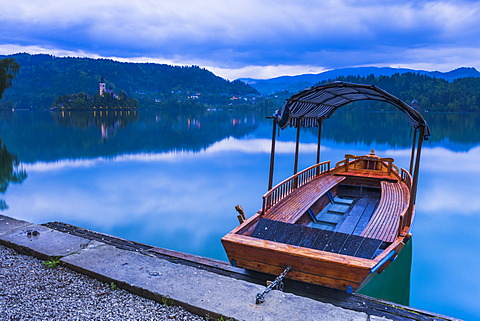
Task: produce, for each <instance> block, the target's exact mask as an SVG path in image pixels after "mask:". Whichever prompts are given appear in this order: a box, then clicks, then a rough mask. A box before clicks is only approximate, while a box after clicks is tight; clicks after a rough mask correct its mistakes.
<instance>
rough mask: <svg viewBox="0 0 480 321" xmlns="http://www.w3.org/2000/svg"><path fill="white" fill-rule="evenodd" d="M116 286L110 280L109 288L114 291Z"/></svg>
mask: <svg viewBox="0 0 480 321" xmlns="http://www.w3.org/2000/svg"><path fill="white" fill-rule="evenodd" d="M116 288H117V285H116V284H115V283H114V282H110V290H112V291H114V290H115V289H116Z"/></svg>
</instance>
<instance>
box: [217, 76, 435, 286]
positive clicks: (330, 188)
mask: <svg viewBox="0 0 480 321" xmlns="http://www.w3.org/2000/svg"><path fill="white" fill-rule="evenodd" d="M366 99H368V100H379V101H385V102H388V103H390V104H392V105H393V106H395V107H397V108H398V109H400V110H401V111H402V112H404V113H405V114H406V115H407V116H408V118H409V120H410V123H411V124H412V127H413V128H414V130H415V131H414V135H413V136H414V137H413V144H412V152H411V161H410V172H412V171H413V173H414V174H413V178H412V175H411V174H410V172H409V171H407V170H405V169H398V168H397V166H395V165H394V160H393V159H392V158H380V157H378V156H377V155H375V154H374V151H373V150H372V152H371V153H370V154H368V155H365V156H355V155H345V159H344V160H341V161H340V162H338V163H336V164H335V166H332V165H331V164H330V162H320V139H321V128H322V122H323V120H324V119H326V118H328V117H329V116H330V115H331V114H333V113H334V112H335V111H336V110H337V109H338V108H340V107H342V106H343V105H346V104H348V103H350V102H352V101H357V100H366ZM277 125H278V126H280V127H281V128H285V127H286V126H289V125H290V126H294V127H296V128H297V141H296V153H295V164H294V175H293V176H291V177H290V178H288V179H286V180H284V181H283V182H281V183H279V184H278V185H276V186H275V187H273V188H272V181H273V168H274V155H275V133H276V130H277ZM314 126H317V127H319V131H318V132H319V135H318V137H319V138H318V150H317V163H316V164H315V165H313V166H311V167H309V168H307V169H305V170H303V171H300V172H297V165H298V149H299V134H300V128H302V127H314ZM429 134H430V131H429V128H428V125H427V123H426V122H425V120H424V119H423V117H422V116H421V114H420V113H419V112H418V111H416V110H414V109H413V108H411V107H410V106H408V105H407V104H406V103H404V102H402V101H401V100H399V99H398V98H396V97H394V96H392V95H391V94H389V93H387V92H385V91H383V90H381V89H379V88H377V87H375V86H369V85H361V84H351V83H345V82H334V83H329V84H326V85H323V86H318V87H313V88H310V89H306V90H304V91H302V92H300V93H298V94H296V95H294V96H292V97H291V98H290V99H288V100H287V102H286V103H285V105H284V106H283V107H282V108H281V109H280V110H278V111H277V112H276V113H275V115H274V117H273V134H272V155H271V164H270V165H271V166H270V179H269V188H268V192H267V193H266V194H265V195H263V206H262V209H261V210H259V211H258V212H257V213H256V214H255V215H253V216H252V217H250V218H249V219H245V220H244V219H240V221H241V224H240V225H239V226H238V227H236V228H235V229H234V230H232V231H231V232H230V233H228V234H227V235H225V236H224V237H223V238H222V244H223V246H224V248H225V251H226V253H227V256H228V258H229V260H230V262H231V264H232V265H234V266H238V267H242V268H245V269H250V270H255V271H260V272H265V273H269V274H273V275H279V274H280V273H281V272H282V271H284V270H285V269H286V268H287V267H290V268H291V269H289V272H288V274H287V275H286V277H287V278H290V279H295V280H299V281H304V282H308V283H313V284H318V285H323V286H327V287H331V288H336V289H342V290H346V291H348V292H353V291H358V290H359V289H360V288H361V287H362V286H364V285H365V284H366V283H367V282H368V281H369V280H370V278H371V277H372V276H373V275H374V274H375V273H381V272H382V271H383V270H384V269H385V268H386V267H387V266H388V265H389V263H390V262H391V261H392V260H393V259H395V257H396V256H397V255H398V253H399V252H400V251H401V250H402V248H403V246H404V245H405V244H406V242H407V241H408V240H409V238H410V236H411V233H410V228H411V225H412V221H413V217H414V208H415V194H416V186H417V181H418V171H419V163H420V154H421V153H420V152H421V146H422V141H423V140H424V139H426V138H428V136H429Z"/></svg>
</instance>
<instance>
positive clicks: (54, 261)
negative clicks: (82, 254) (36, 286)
mask: <svg viewBox="0 0 480 321" xmlns="http://www.w3.org/2000/svg"><path fill="white" fill-rule="evenodd" d="M60 259H61V257H59V256H55V257H51V258H49V259H48V260H46V261H43V262H42V264H43V265H45V266H47V267H49V268H52V269H53V268H56V267H57V266H59V265H60V263H61V262H60Z"/></svg>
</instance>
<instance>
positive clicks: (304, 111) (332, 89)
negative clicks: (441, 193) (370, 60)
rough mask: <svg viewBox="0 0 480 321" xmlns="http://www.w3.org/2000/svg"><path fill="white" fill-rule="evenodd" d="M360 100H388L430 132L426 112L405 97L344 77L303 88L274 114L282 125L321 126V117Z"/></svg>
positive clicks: (412, 120) (416, 127)
mask: <svg viewBox="0 0 480 321" xmlns="http://www.w3.org/2000/svg"><path fill="white" fill-rule="evenodd" d="M360 100H377V101H384V102H386V103H389V104H391V105H393V106H395V107H396V108H398V109H399V110H401V111H402V112H404V113H405V114H406V115H407V116H408V120H409V122H410V124H411V125H412V126H413V127H414V128H415V129H419V128H421V127H423V128H424V129H425V133H424V139H428V136H430V129H429V127H428V125H427V122H426V121H425V119H424V118H423V117H422V115H421V114H420V113H419V112H418V111H417V110H415V109H413V108H412V107H410V106H409V105H407V104H406V103H405V102H403V101H402V100H400V99H398V98H397V97H395V96H393V95H391V94H389V93H388V92H386V91H384V90H382V89H380V88H378V87H376V86H373V85H365V84H353V83H347V82H341V81H335V82H331V83H328V84H325V85H321V86H317V87H312V88H307V89H304V90H302V91H301V92H299V93H297V94H295V95H293V96H292V97H291V98H289V99H287V101H286V102H285V104H284V105H283V107H282V108H280V109H279V110H277V111H276V112H275V114H274V117H275V119H276V121H277V123H278V125H279V126H280V127H281V128H282V129H284V128H285V127H287V126H293V127H318V126H319V125H318V124H319V120H320V119H326V118H329V117H330V116H331V115H332V114H333V113H334V112H335V111H336V110H337V109H338V108H340V107H342V106H344V105H347V104H349V103H351V102H354V101H360Z"/></svg>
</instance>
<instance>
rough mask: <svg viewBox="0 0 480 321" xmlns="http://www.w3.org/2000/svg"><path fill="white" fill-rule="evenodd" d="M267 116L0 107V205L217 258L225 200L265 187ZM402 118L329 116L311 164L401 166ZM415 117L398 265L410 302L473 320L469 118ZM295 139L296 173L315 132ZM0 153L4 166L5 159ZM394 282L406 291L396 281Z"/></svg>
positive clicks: (283, 141)
mask: <svg viewBox="0 0 480 321" xmlns="http://www.w3.org/2000/svg"><path fill="white" fill-rule="evenodd" d="M267 114H268V113H265V112H259V111H242V112H240V111H227V110H210V111H197V112H192V111H183V112H175V113H172V112H169V113H167V112H153V111H143V112H142V111H139V112H136V113H134V112H130V113H127V112H123V113H121V114H120V113H117V114H113V113H110V114H108V115H107V114H105V113H102V114H100V113H97V114H96V115H93V114H92V113H81V112H76V113H70V114H69V113H64V114H62V113H49V112H36V113H31V112H15V113H6V112H2V113H0V139H1V140H2V141H3V144H4V147H6V150H4V151H3V154H4V155H10V156H11V155H16V156H17V157H18V160H19V161H20V162H21V167H22V168H23V169H24V170H25V172H26V175H27V176H26V177H23V178H22V177H17V181H21V182H17V183H15V178H12V177H11V175H10V177H7V176H6V178H3V177H2V181H1V182H0V183H2V186H3V190H4V193H3V195H2V194H0V200H1V201H2V202H3V203H5V204H4V205H7V206H8V209H5V210H3V212H1V213H2V214H5V215H9V216H12V217H15V218H18V219H24V220H28V221H31V222H35V223H45V222H50V221H62V222H66V223H70V224H73V225H77V226H81V227H86V228H90V229H93V230H97V231H101V232H104V233H108V234H113V235H116V236H120V237H123V238H127V239H132V240H135V241H138V242H142V243H147V244H151V245H156V246H159V247H164V248H169V249H174V250H178V251H183V252H187V253H193V254H198V255H202V256H207V257H212V258H216V259H221V260H226V255H225V253H224V251H223V248H222V246H221V243H220V238H221V237H222V236H223V235H224V234H226V233H227V232H228V231H230V230H231V229H232V228H233V227H235V226H236V225H237V224H238V222H237V219H236V212H235V210H234V206H235V205H237V204H241V205H242V206H243V208H244V209H245V211H246V213H247V216H250V215H252V214H253V213H255V212H256V211H257V210H258V209H259V208H260V206H261V195H263V194H264V193H265V191H266V188H267V180H268V177H267V175H268V166H269V156H270V155H269V152H270V138H271V123H270V121H269V120H266V119H265V116H267ZM402 116H403V115H402V114H401V113H399V112H398V113H355V114H354V113H352V112H349V111H348V109H347V110H346V111H345V112H337V113H336V114H335V115H334V116H333V117H332V118H331V119H329V120H327V121H325V123H324V124H325V127H324V130H323V135H322V142H323V149H322V160H332V162H333V163H335V162H336V161H339V160H341V159H343V156H344V154H346V153H351V154H356V155H364V154H368V153H369V152H370V149H371V148H375V151H376V153H377V155H379V156H388V157H394V158H395V161H396V164H397V166H399V167H404V168H407V169H408V166H409V157H410V143H411V139H412V138H411V137H410V132H409V127H408V123H407V122H406V120H404V119H403V117H402ZM425 116H426V118H427V121H428V122H429V124H430V126H431V129H432V133H433V135H432V137H431V139H430V140H429V141H427V142H425V144H424V149H423V153H422V161H421V172H420V182H419V192H418V199H417V208H416V217H415V223H414V228H413V235H414V237H413V242H411V243H412V245H413V246H412V250H411V253H412V254H411V255H409V258H406V259H402V261H404V262H407V263H406V264H405V266H406V268H407V269H408V265H410V262H411V268H412V269H411V276H410V280H411V284H410V305H411V306H413V307H416V308H420V309H426V310H429V311H433V312H436V313H441V314H446V315H450V316H454V317H458V318H464V319H469V320H472V319H477V318H478V316H479V315H480V308H479V305H478V301H479V300H480V274H479V273H477V271H478V266H480V255H479V252H478V244H480V229H479V228H478V227H479V226H480V197H479V194H480V166H478V160H479V159H480V129H479V128H480V126H479V125H480V117H479V115H477V114H468V115H461V114H426V115H425ZM301 135H302V144H301V146H300V152H301V155H300V166H299V167H300V168H304V167H307V166H310V165H311V164H313V163H314V161H315V151H316V132H315V131H314V130H304V131H302V134H301ZM294 136H295V133H294V131H293V130H291V129H290V130H286V131H284V132H282V133H281V134H280V137H279V140H278V144H277V151H278V154H277V158H276V172H275V181H276V182H279V181H281V180H283V179H284V178H286V177H288V176H289V175H291V174H292V171H293V155H294V140H295V137H294ZM6 153H7V154H6ZM1 159H2V162H3V163H2V164H1V165H0V167H2V168H1V172H2V173H4V172H5V171H6V170H5V167H8V166H7V165H6V162H5V159H8V158H5V157H4V156H2V158H1ZM10 163H11V162H10ZM7 171H8V168H7ZM17 172H18V170H17ZM2 175H4V176H5V174H2ZM0 191H2V190H0ZM3 207H5V206H3ZM402 253H403V252H402ZM403 269H404V270H405V268H403ZM387 271H388V269H387ZM387 271H386V272H387ZM407 274H408V273H407ZM405 280H407V281H405ZM400 282H403V283H405V282H407V283H408V276H407V277H406V278H402V280H400ZM404 285H405V284H404ZM403 288H407V292H405V293H407V294H408V284H407V285H406V286H404V287H403ZM390 292H392V291H391V289H390ZM393 292H394V291H393ZM397 292H398V291H397ZM378 296H379V297H386V298H389V299H390V298H391V296H392V293H390V294H380V293H379V294H378Z"/></svg>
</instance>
